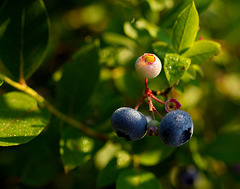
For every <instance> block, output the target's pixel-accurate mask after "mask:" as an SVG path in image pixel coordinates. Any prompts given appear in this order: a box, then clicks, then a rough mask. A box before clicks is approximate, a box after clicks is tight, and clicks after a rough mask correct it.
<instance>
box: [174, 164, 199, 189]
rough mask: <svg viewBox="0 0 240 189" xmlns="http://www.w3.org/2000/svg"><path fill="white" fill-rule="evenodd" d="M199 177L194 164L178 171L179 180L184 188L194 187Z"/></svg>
mask: <svg viewBox="0 0 240 189" xmlns="http://www.w3.org/2000/svg"><path fill="white" fill-rule="evenodd" d="M198 179H199V173H198V171H197V169H196V168H195V167H194V166H192V165H191V166H188V167H186V168H185V169H182V170H181V171H180V172H179V173H178V181H179V184H180V186H181V187H183V188H192V187H193V186H194V185H195V183H196V182H197V180H198Z"/></svg>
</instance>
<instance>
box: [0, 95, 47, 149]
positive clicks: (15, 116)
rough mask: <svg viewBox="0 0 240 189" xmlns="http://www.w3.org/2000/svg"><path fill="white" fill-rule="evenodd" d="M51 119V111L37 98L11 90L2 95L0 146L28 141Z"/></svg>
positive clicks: (0, 97) (0, 98)
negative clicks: (40, 105)
mask: <svg viewBox="0 0 240 189" xmlns="http://www.w3.org/2000/svg"><path fill="white" fill-rule="evenodd" d="M49 120H50V113H49V112H48V111H47V110H46V109H42V108H40V107H39V106H38V104H37V102H36V100H35V99H33V98H32V97H30V96H28V95H26V94H24V93H21V92H11V93H7V94H4V95H2V96H0V146H13V145H19V144H22V143H26V142H28V141H30V140H32V139H33V138H34V137H36V136H37V135H39V134H40V133H41V131H42V130H43V129H44V127H45V126H46V125H47V124H48V122H49Z"/></svg>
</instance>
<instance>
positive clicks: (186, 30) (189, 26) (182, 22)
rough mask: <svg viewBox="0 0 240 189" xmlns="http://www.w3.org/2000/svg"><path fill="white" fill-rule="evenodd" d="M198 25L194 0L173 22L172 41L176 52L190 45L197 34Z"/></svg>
mask: <svg viewBox="0 0 240 189" xmlns="http://www.w3.org/2000/svg"><path fill="white" fill-rule="evenodd" d="M198 27H199V17H198V12H197V9H196V7H195V4H194V1H192V3H191V4H189V5H188V6H187V7H186V8H185V9H184V10H183V11H182V12H181V13H180V14H179V16H178V18H177V20H176V22H175V24H174V28H173V37H172V43H173V48H174V49H175V50H176V52H178V54H180V53H181V52H183V51H184V50H186V49H187V48H189V47H190V46H192V44H193V42H194V41H195V38H196V36H197V32H198Z"/></svg>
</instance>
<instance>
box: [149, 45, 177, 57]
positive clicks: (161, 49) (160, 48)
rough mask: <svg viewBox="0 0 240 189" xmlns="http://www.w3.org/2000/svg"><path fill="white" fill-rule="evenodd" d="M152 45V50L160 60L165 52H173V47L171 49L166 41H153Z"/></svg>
mask: <svg viewBox="0 0 240 189" xmlns="http://www.w3.org/2000/svg"><path fill="white" fill-rule="evenodd" d="M152 47H153V51H154V52H155V53H156V55H157V56H159V58H160V59H161V60H164V58H165V55H166V54H167V53H174V51H173V49H171V47H169V46H168V44H167V43H164V42H161V41H158V42H155V43H153V44H152Z"/></svg>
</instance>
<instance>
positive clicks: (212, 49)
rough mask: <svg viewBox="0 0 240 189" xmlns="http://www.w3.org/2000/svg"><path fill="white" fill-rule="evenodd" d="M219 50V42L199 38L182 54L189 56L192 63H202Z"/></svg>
mask: <svg viewBox="0 0 240 189" xmlns="http://www.w3.org/2000/svg"><path fill="white" fill-rule="evenodd" d="M220 50H221V46H220V44H219V43H216V42H213V41H209V40H200V41H196V42H195V43H194V44H193V46H192V47H191V48H189V49H188V50H187V51H186V52H184V53H183V54H182V56H184V57H187V58H191V63H192V64H202V63H204V62H206V61H207V60H208V59H210V58H212V57H213V56H216V55H217V54H218V53H219V51H220Z"/></svg>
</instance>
